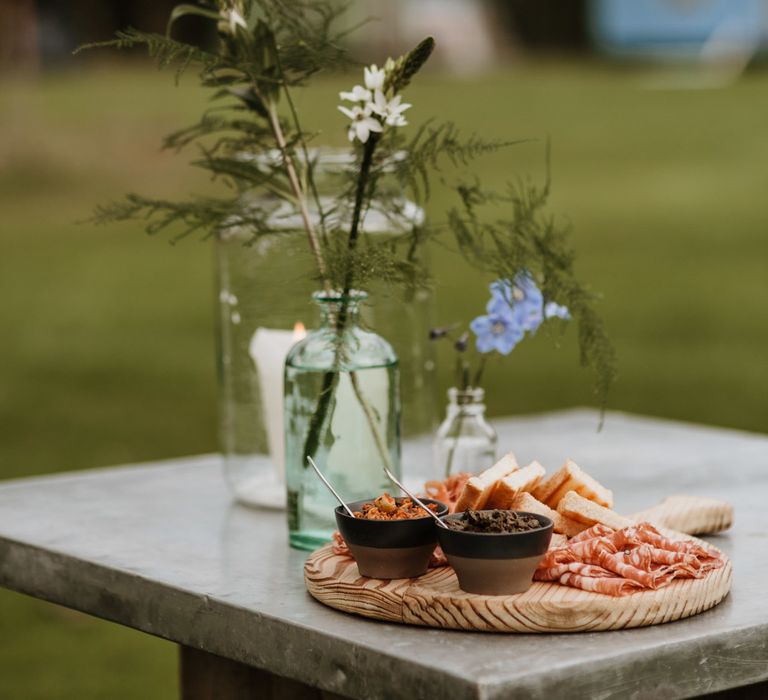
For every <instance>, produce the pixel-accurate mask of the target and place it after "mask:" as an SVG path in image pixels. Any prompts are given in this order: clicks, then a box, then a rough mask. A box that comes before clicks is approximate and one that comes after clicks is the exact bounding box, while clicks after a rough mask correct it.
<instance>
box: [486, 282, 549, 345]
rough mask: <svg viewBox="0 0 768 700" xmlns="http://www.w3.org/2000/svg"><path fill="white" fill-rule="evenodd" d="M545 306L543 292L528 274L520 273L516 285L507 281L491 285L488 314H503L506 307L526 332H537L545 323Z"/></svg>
mask: <svg viewBox="0 0 768 700" xmlns="http://www.w3.org/2000/svg"><path fill="white" fill-rule="evenodd" d="M543 306H544V297H543V296H542V294H541V290H540V289H539V288H538V287H537V286H536V283H535V282H534V281H533V278H532V277H531V275H530V273H528V272H520V273H518V274H517V275H516V276H515V280H514V283H512V282H510V281H509V280H506V279H505V280H496V281H495V282H493V283H492V284H491V300H490V301H489V302H488V307H487V310H488V313H501V310H502V309H503V308H504V307H506V308H507V309H511V311H512V314H513V315H514V317H515V320H516V322H517V324H518V325H519V326H520V327H521V328H522V329H523V330H524V331H528V332H529V333H535V332H536V330H537V329H538V327H539V326H540V325H541V324H542V322H543V321H544V315H543Z"/></svg>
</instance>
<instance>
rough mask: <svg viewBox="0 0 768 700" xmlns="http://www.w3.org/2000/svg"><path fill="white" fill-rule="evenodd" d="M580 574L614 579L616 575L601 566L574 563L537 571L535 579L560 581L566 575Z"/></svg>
mask: <svg viewBox="0 0 768 700" xmlns="http://www.w3.org/2000/svg"><path fill="white" fill-rule="evenodd" d="M569 573H570V574H578V575H579V576H591V577H592V578H613V577H614V574H613V573H612V572H610V571H608V570H607V569H604V568H603V567H601V566H594V565H593V564H584V563H583V562H580V561H572V562H570V563H568V564H556V565H555V566H551V567H549V568H548V569H541V568H539V569H536V573H535V574H534V576H533V578H534V580H536V581H559V580H560V578H561V577H562V576H563V575H564V574H569Z"/></svg>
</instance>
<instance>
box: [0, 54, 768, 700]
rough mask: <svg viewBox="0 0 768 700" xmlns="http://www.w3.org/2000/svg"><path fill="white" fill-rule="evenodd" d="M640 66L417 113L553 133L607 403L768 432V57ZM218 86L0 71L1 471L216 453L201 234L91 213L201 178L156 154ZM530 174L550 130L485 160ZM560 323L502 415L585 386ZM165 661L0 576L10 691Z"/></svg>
mask: <svg viewBox="0 0 768 700" xmlns="http://www.w3.org/2000/svg"><path fill="white" fill-rule="evenodd" d="M647 77H648V76H647V75H645V74H644V73H642V72H639V71H631V70H626V69H617V68H612V67H609V66H604V65H599V64H564V63H551V64H550V63H541V64H531V65H526V66H520V67H517V68H515V69H509V70H507V71H504V72H499V73H496V74H493V75H487V76H483V77H481V78H479V79H474V80H472V81H471V82H470V81H461V80H458V81H457V80H454V79H449V78H447V77H440V76H438V75H433V76H427V77H425V78H424V79H422V80H420V81H419V82H418V84H417V85H414V86H413V87H412V89H409V92H408V101H409V102H413V104H414V107H413V109H412V110H411V112H410V113H409V115H410V119H411V121H412V122H414V123H418V122H419V121H420V120H421V119H423V118H426V117H428V116H430V115H433V114H437V115H440V116H441V117H445V118H451V119H453V120H455V121H456V122H457V123H458V124H459V126H460V127H462V128H463V129H465V130H467V131H472V130H476V131H478V132H480V133H482V134H483V135H486V136H497V137H512V138H520V137H546V136H547V135H548V136H549V137H551V139H552V143H553V175H554V180H553V181H554V191H553V199H552V208H553V211H554V212H555V213H557V214H558V215H560V216H562V217H564V218H567V220H569V221H570V222H571V223H572V224H573V227H574V235H573V239H574V243H575V245H576V248H577V251H578V256H579V257H578V270H579V272H580V273H581V275H582V276H583V277H584V279H586V280H588V281H589V282H590V283H591V284H592V285H593V287H594V288H595V289H596V290H600V291H601V292H602V293H603V294H604V301H603V302H602V304H601V310H602V313H603V314H604V317H605V319H606V322H607V325H608V328H609V330H610V333H611V336H612V338H613V340H614V342H615V344H616V347H617V350H618V354H619V361H620V379H619V382H618V384H617V385H616V388H615V390H614V391H613V393H612V395H611V398H610V407H611V408H615V409H621V410H627V411H635V412H640V413H647V414H652V415H658V416H666V417H670V418H676V419H684V420H690V421H698V422H703V423H710V424H716V425H723V426H731V427H736V428H743V429H747V430H757V431H765V430H766V427H767V422H768V362H766V347H767V346H768V324H766V323H765V318H766V298H768V236H766V230H765V227H766V221H768V202H767V201H766V195H765V193H766V192H768V169H767V168H766V166H765V164H766V162H768V127H766V123H765V114H766V112H767V111H768V73H766V72H753V73H749V74H747V75H746V76H745V77H744V78H743V79H742V80H741V81H739V82H738V83H737V84H735V85H733V86H732V87H729V88H727V89H722V90H712V91H708V90H649V89H646V86H647V84H648V81H647ZM351 82H352V80H351V79H345V80H342V81H339V80H329V81H326V82H322V81H321V82H320V83H319V84H318V85H317V87H316V88H315V89H313V92H311V93H308V94H305V95H303V96H302V97H301V98H300V107H301V108H302V109H303V110H305V112H306V113H307V114H309V115H310V117H309V119H310V121H311V123H312V125H313V126H316V127H317V128H320V129H323V130H324V131H325V133H326V134H328V137H327V138H324V141H326V142H330V143H341V139H343V118H342V117H341V115H339V114H338V113H337V112H336V111H335V105H336V103H337V99H336V94H335V93H336V91H337V90H338V89H339V88H340V87H343V86H345V85H347V84H348V83H350V84H351ZM203 104H204V96H203V95H201V94H200V92H199V91H198V90H197V89H196V88H195V85H194V81H193V80H187V81H184V82H183V83H182V85H181V86H180V87H179V88H177V89H173V87H172V79H171V77H170V76H169V75H167V74H161V73H157V72H156V71H154V70H152V69H147V70H143V69H140V68H136V67H125V66H122V67H120V66H118V67H109V66H100V67H94V68H89V69H87V70H81V71H80V72H77V73H64V74H60V75H56V76H48V77H44V78H42V79H40V80H38V81H27V82H20V81H15V82H14V81H8V80H6V81H4V82H3V83H2V84H0V134H1V136H0V236H1V240H2V255H0V289H1V290H2V294H1V295H0V320H1V322H2V329H3V336H2V337H3V342H2V343H0V478H13V477H21V476H27V475H32V474H39V473H45V472H52V471H63V470H71V469H80V468H86V467H90V466H97V465H104V464H110V463H119V462H126V461H131V460H135V461H138V460H144V459H150V458H161V457H166V456H175V455H182V454H192V453H199V452H204V451H212V450H214V449H215V446H216V442H215V432H214V430H215V376H214V364H213V334H212V312H213V306H214V304H213V294H212V286H211V285H212V283H211V270H212V264H211V255H210V248H209V246H208V245H206V244H203V243H196V242H195V241H187V242H185V243H183V244H179V245H177V246H175V247H172V246H169V245H167V244H166V243H165V242H164V241H162V240H151V239H148V238H147V237H146V236H144V235H142V233H141V232H140V230H139V227H137V226H135V225H121V226H113V227H109V228H93V227H90V226H82V225H78V224H77V223H76V222H77V221H78V220H79V219H82V218H84V217H86V216H87V215H88V214H89V211H90V209H91V208H92V206H93V205H94V204H95V203H98V202H101V201H105V200H109V199H112V198H116V197H118V196H120V195H121V194H122V193H123V192H124V191H127V190H131V189H133V190H139V191H144V192H149V193H155V194H163V195H167V196H169V197H170V196H175V195H181V194H183V193H185V192H188V191H190V190H194V191H197V192H203V191H205V190H206V188H208V187H209V184H208V183H207V181H206V180H205V179H204V178H202V177H201V176H200V174H198V173H194V172H192V171H191V170H190V169H188V168H186V167H185V165H184V158H183V157H175V156H173V155H171V154H168V153H163V152H161V151H159V143H160V139H161V136H162V135H163V134H164V133H166V132H168V131H170V130H172V129H173V128H175V127H177V126H179V125H183V124H185V123H188V122H191V121H192V120H193V119H194V118H195V115H196V114H197V113H198V112H199V110H200V108H201V106H202V105H203ZM524 172H531V173H533V174H534V175H536V176H539V177H540V176H541V174H542V172H543V168H542V143H541V142H537V143H530V144H526V145H522V146H517V147H515V149H513V150H512V151H509V152H508V153H507V154H506V155H504V156H493V157H491V158H488V159H487V160H485V161H484V162H483V166H482V173H483V177H484V179H485V180H487V182H488V183H489V184H494V185H497V186H501V185H502V184H503V182H504V181H505V180H507V179H512V178H514V177H515V176H516V175H518V174H521V173H524ZM447 204H448V200H447V199H446V195H445V194H444V193H440V192H438V193H437V196H436V197H435V198H434V199H433V201H432V202H431V204H430V215H431V216H433V217H434V218H436V219H439V218H440V217H441V216H442V212H444V210H445V208H446V206H447ZM434 274H435V279H436V299H437V304H436V306H437V314H436V316H437V320H439V321H441V322H450V321H453V320H463V319H469V318H471V317H473V316H474V315H476V314H477V313H478V312H479V311H480V310H481V309H482V307H483V305H484V303H485V298H486V294H487V290H486V286H485V284H486V282H487V280H484V279H480V278H478V277H477V275H476V274H475V273H473V272H470V271H466V270H465V269H464V268H462V267H460V262H459V261H458V260H457V259H456V258H455V257H453V256H452V255H450V254H449V253H448V252H446V251H443V250H439V251H435V255H434ZM551 340H552V339H551V338H548V337H547V335H546V334H540V337H536V338H535V339H533V340H532V341H530V342H527V343H526V344H523V345H521V346H520V347H519V348H518V349H516V350H515V353H514V356H513V358H514V359H512V358H510V359H509V360H508V361H507V362H506V363H505V364H503V365H502V364H498V365H495V366H493V367H492V368H491V369H490V374H489V378H488V383H489V385H492V386H493V387H494V388H493V391H492V392H490V396H489V405H490V411H491V413H492V414H497V415H498V414H504V413H525V412H531V411H540V410H547V409H552V408H557V407H565V406H573V405H583V404H586V403H590V401H591V394H590V391H589V377H588V376H587V375H586V374H585V373H584V372H582V371H580V370H578V369H577V358H576V349H575V344H574V340H573V332H572V331H569V332H568V333H567V334H566V336H565V337H564V338H563V339H562V341H561V342H560V343H559V345H558V347H555V346H554V344H553V343H552V342H551ZM449 359H450V358H449V357H448V356H445V357H443V358H441V370H440V373H439V380H440V388H441V389H445V388H446V387H447V386H448V384H449V382H450V371H449V368H450V362H449ZM723 466H724V468H727V465H723ZM174 660H175V652H174V649H173V647H172V645H170V644H167V643H164V642H161V641H158V640H154V639H151V638H149V637H146V636H143V635H141V634H139V633H136V632H131V631H128V630H123V629H121V628H118V627H116V626H114V625H111V624H107V623H103V622H99V621H97V620H93V619H90V618H87V617H84V616H81V615H77V614H75V613H70V612H67V611H64V610H62V609H59V608H55V607H53V606H49V605H46V604H43V603H38V602H35V601H32V600H30V599H27V598H24V597H22V596H18V595H15V594H11V593H0V697H2V698H5V697H8V698H17V697H18V698H21V697H23V698H27V699H36V698H80V699H84V700H87V699H89V698H103V697H109V698H114V699H116V700H120V699H121V698H134V697H137V696H139V695H141V696H142V697H143V698H145V700H151V699H153V698H166V697H171V696H172V695H173V694H174V692H175V691H174V687H175V670H174Z"/></svg>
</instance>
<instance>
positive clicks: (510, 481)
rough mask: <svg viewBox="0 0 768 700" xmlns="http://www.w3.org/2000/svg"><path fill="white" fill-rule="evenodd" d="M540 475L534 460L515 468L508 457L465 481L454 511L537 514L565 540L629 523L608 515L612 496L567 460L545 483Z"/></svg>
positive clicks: (619, 517) (626, 519)
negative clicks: (594, 529)
mask: <svg viewBox="0 0 768 700" xmlns="http://www.w3.org/2000/svg"><path fill="white" fill-rule="evenodd" d="M544 473H545V472H544V467H542V466H541V464H539V463H538V462H535V461H534V462H531V463H530V464H529V465H527V466H525V467H521V466H520V465H519V464H518V463H517V459H516V458H515V455H514V454H512V453H511V452H510V453H508V454H506V455H504V457H502V458H501V459H500V460H499V461H498V462H497V463H496V464H494V465H493V466H492V467H491V468H490V469H486V470H485V471H484V472H482V473H480V474H478V475H477V476H473V477H471V478H470V479H469V481H467V484H466V486H465V487H464V490H463V491H462V493H461V496H460V497H459V500H458V502H457V503H456V509H455V510H456V512H462V511H465V510H482V509H490V508H499V509H503V510H508V509H509V510H522V511H527V512H529V513H537V514H539V515H544V516H546V517H548V518H550V519H551V520H552V522H553V523H554V531H555V533H557V534H560V535H564V536H565V537H573V536H574V535H577V534H578V533H579V532H581V531H582V530H586V529H587V528H588V527H591V526H592V525H595V524H596V523H602V524H603V525H608V526H609V527H612V528H614V529H620V528H622V527H625V526H627V525H629V524H630V523H631V521H630V520H629V518H625V517H624V516H621V515H619V514H618V513H616V512H614V511H613V510H612V507H613V493H611V491H609V490H608V489H607V488H605V487H604V486H602V485H601V484H599V483H598V482H597V481H596V480H595V479H593V478H592V477H591V476H590V475H589V474H587V473H586V472H584V471H583V470H582V469H580V468H579V466H578V465H577V464H576V463H575V462H574V461H573V460H570V459H569V460H567V461H566V462H565V464H564V465H563V467H562V468H561V469H559V470H558V471H556V472H555V473H554V474H552V476H550V477H549V478H548V479H545V478H544Z"/></svg>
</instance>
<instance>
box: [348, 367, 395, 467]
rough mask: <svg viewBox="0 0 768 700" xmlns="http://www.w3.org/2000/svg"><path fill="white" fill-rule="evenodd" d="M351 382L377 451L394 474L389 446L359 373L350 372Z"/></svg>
mask: <svg viewBox="0 0 768 700" xmlns="http://www.w3.org/2000/svg"><path fill="white" fill-rule="evenodd" d="M349 380H350V382H352V389H353V390H354V392H355V396H356V397H357V400H358V402H359V404H360V406H361V407H362V409H363V412H364V413H365V417H366V418H367V419H368V425H369V426H370V428H371V434H372V435H373V441H374V442H375V443H376V449H377V450H378V451H379V456H380V457H381V461H382V462H383V463H384V466H385V467H387V469H389V470H390V471H391V472H394V471H395V468H394V465H393V464H392V460H391V459H390V458H389V452H388V450H387V445H386V444H385V442H384V438H383V437H382V436H381V433H380V432H379V426H378V424H377V422H376V416H375V415H374V413H373V409H372V408H371V405H370V404H369V403H368V400H367V399H366V398H365V396H364V395H363V392H362V391H361V389H360V385H359V384H358V382H357V372H350V373H349Z"/></svg>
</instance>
